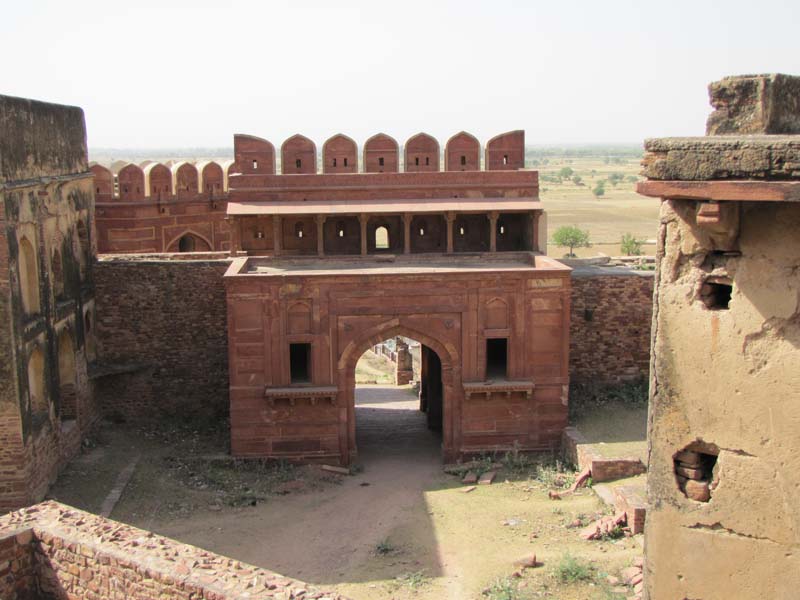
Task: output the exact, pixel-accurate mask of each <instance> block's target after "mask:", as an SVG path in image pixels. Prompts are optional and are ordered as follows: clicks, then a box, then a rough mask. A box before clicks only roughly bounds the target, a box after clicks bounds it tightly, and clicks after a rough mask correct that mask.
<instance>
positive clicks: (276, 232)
mask: <svg viewBox="0 0 800 600" xmlns="http://www.w3.org/2000/svg"><path fill="white" fill-rule="evenodd" d="M282 242H283V228H282V227H281V218H280V217H279V216H277V215H275V216H274V217H272V253H273V254H274V255H275V256H280V255H281V253H282V252H283V247H282V246H283V243H282Z"/></svg>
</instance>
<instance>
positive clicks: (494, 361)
mask: <svg viewBox="0 0 800 600" xmlns="http://www.w3.org/2000/svg"><path fill="white" fill-rule="evenodd" d="M506 377H508V340H507V339H506V338H492V339H488V340H486V379H505V378H506Z"/></svg>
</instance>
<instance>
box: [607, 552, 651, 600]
mask: <svg viewBox="0 0 800 600" xmlns="http://www.w3.org/2000/svg"><path fill="white" fill-rule="evenodd" d="M643 566H644V561H643V559H642V557H641V556H638V557H636V558H634V559H633V566H632V567H628V568H627V569H623V570H622V571H621V572H620V574H619V577H614V576H613V575H609V576H608V578H607V581H608V584H609V585H611V586H614V588H613V589H612V591H613V592H615V593H618V594H626V593H628V592H629V591H630V589H629V588H633V595H631V596H628V597H627V600H641V598H642V588H643V587H644V583H643V579H644V575H643V573H642V568H643ZM623 586H627V587H623Z"/></svg>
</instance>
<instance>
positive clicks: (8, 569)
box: [0, 528, 39, 600]
mask: <svg viewBox="0 0 800 600" xmlns="http://www.w3.org/2000/svg"><path fill="white" fill-rule="evenodd" d="M32 541H33V534H32V532H31V530H30V529H25V528H22V529H17V528H14V529H13V530H11V531H8V532H4V533H0V598H2V599H3V600H34V599H35V598H39V596H38V595H36V594H35V593H34V592H35V588H36V571H35V565H34V562H33V559H34V555H33V545H32V544H31V542H32Z"/></svg>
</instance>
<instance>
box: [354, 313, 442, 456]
mask: <svg viewBox="0 0 800 600" xmlns="http://www.w3.org/2000/svg"><path fill="white" fill-rule="evenodd" d="M397 337H402V338H406V339H409V340H413V341H416V342H418V343H419V345H420V369H419V379H420V381H419V388H418V389H416V390H415V392H414V395H411V392H410V391H407V392H406V398H407V399H405V398H403V397H402V396H401V395H398V394H390V393H389V392H387V391H380V392H377V394H376V393H375V392H373V393H372V395H371V397H370V391H369V390H368V388H365V387H364V386H361V389H359V386H357V385H356V376H355V375H356V367H357V365H358V361H359V359H360V358H361V357H362V356H363V355H364V354H365V352H367V351H370V349H371V348H373V347H375V346H377V345H379V344H381V343H383V342H384V341H386V340H389V339H392V338H397ZM339 377H340V385H339V390H340V400H341V401H342V403H343V405H344V406H347V422H348V431H347V436H346V439H342V440H341V444H342V456H343V457H349V460H350V461H353V460H355V459H356V458H357V457H358V453H359V436H358V435H357V428H358V422H359V418H358V417H359V415H358V414H357V413H358V411H361V412H362V418H361V419H360V420H361V421H362V422H363V421H364V420H365V418H364V415H365V414H368V413H367V412H366V411H365V410H364V409H368V408H371V409H377V408H378V406H376V405H383V409H384V410H395V411H397V412H395V414H394V415H390V414H388V413H387V414H386V415H385V416H386V417H387V421H386V422H385V423H383V425H381V424H378V425H377V427H378V436H379V435H380V432H381V431H384V432H386V433H392V430H391V423H390V422H394V424H395V425H396V426H397V427H403V426H409V425H411V424H412V420H411V418H410V414H409V413H408V412H405V413H404V412H402V411H408V410H410V409H413V411H414V417H415V419H416V420H415V421H414V423H415V425H414V432H415V433H416V435H417V437H416V440H417V441H419V442H420V443H423V444H427V443H430V440H435V447H436V454H437V455H439V456H441V457H442V458H444V459H448V458H449V457H450V456H451V454H452V447H453V443H452V439H453V421H454V417H453V414H452V410H450V405H451V403H452V402H453V385H452V380H453V358H452V357H451V354H450V352H449V351H448V349H447V347H446V346H445V345H444V344H442V343H440V342H439V341H438V340H436V339H434V338H432V337H430V336H428V335H426V334H423V333H420V332H419V331H416V330H412V329H409V328H406V327H402V326H401V325H400V324H399V323H398V319H393V320H392V321H390V322H389V323H386V324H384V325H382V326H378V327H375V328H373V329H371V330H370V331H367V332H365V335H364V336H363V337H362V339H361V341H360V342H359V343H354V342H351V343H350V344H348V345H347V347H346V348H345V350H344V352H343V353H342V356H341V359H340V361H339ZM387 387H397V386H393V385H392V386H388V385H387V386H385V387H384V390H385V389H386V388H387ZM381 396H382V397H381ZM390 404H393V405H394V406H393V408H389V406H388V405H390ZM391 417H395V418H391ZM419 424H421V426H422V428H423V429H424V430H425V432H426V433H425V437H423V436H422V434H421V431H420V429H419ZM383 426H385V428H384V429H381V427H383ZM400 433H402V432H400ZM360 437H361V441H362V442H364V441H367V442H368V443H372V442H373V441H375V442H378V441H379V440H370V439H369V438H367V439H366V440H365V438H364V436H360ZM400 437H401V438H402V436H400ZM391 441H392V440H391V439H388V438H387V439H386V440H385V442H386V448H387V449H389V448H391ZM411 442H413V440H412V439H409V438H408V437H406V438H405V439H404V440H401V441H400V443H399V444H398V445H397V447H396V448H394V449H393V450H398V449H399V450H403V449H404V444H410V443H411ZM370 449H371V450H373V449H372V448H370Z"/></svg>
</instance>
